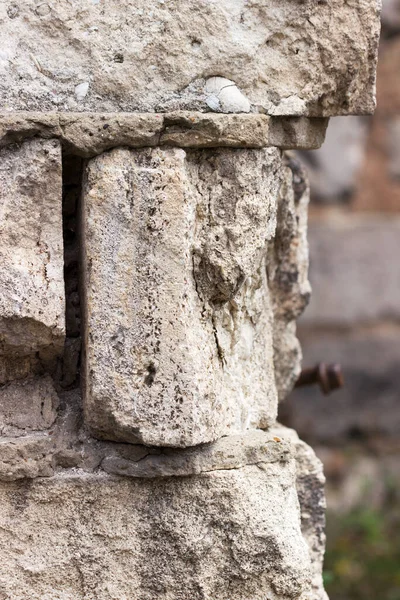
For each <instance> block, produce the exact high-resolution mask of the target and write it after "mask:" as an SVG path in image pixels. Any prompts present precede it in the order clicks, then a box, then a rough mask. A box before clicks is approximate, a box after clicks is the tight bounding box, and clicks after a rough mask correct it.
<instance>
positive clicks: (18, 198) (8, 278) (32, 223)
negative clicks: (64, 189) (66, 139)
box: [0, 140, 65, 378]
mask: <svg viewBox="0 0 400 600" xmlns="http://www.w3.org/2000/svg"><path fill="white" fill-rule="evenodd" d="M0 228H1V235H0V264H1V265H2V268H1V270H0V288H1V295H0V363H1V361H2V358H3V357H7V355H8V357H9V356H19V357H21V356H27V355H33V354H35V353H38V352H39V353H44V354H45V355H46V358H47V359H49V358H51V357H52V356H56V355H58V354H60V352H61V351H62V347H63V342H64V303H65V299H64V283H63V238H62V217H61V151H60V144H59V142H58V141H57V140H31V141H27V142H25V143H23V144H22V145H21V146H11V147H8V148H3V149H1V150H0ZM4 360H8V359H7V358H4ZM20 368H22V367H21V365H18V366H17V369H20ZM7 369H8V376H9V377H10V378H12V369H10V368H9V365H8V367H7V368H6V367H4V368H2V369H0V370H7Z"/></svg>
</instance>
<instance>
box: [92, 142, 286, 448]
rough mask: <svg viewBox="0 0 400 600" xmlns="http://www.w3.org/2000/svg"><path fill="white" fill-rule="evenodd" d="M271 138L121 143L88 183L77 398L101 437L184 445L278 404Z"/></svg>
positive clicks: (275, 160) (266, 417) (277, 161)
mask: <svg viewBox="0 0 400 600" xmlns="http://www.w3.org/2000/svg"><path fill="white" fill-rule="evenodd" d="M282 172H283V167H282V162H281V156H280V153H279V152H278V151H277V150H262V151H252V150H216V151H204V152H185V151H183V150H182V149H159V148H158V149H154V150H150V149H147V150H138V151H129V150H115V151H112V152H110V153H108V154H104V155H101V156H99V157H97V158H96V159H94V160H92V161H91V163H90V164H89V167H88V172H87V178H86V183H85V188H84V194H83V218H82V222H83V244H84V246H85V249H84V267H83V268H84V277H85V281H84V288H85V294H86V295H87V298H86V322H87V326H86V334H85V342H84V347H85V352H86V359H85V379H86V385H85V388H86V389H85V394H84V395H85V411H86V420H87V423H88V424H89V426H90V427H91V429H92V431H93V432H94V433H95V434H96V435H98V436H100V437H105V438H108V439H117V440H118V439H119V440H124V441H141V442H143V443H145V444H149V445H151V444H154V445H164V446H190V445H195V444H200V443H204V442H209V441H212V440H215V439H217V438H219V437H221V436H222V435H227V434H233V433H238V432H240V431H242V430H245V429H247V428H252V427H253V428H254V427H257V426H260V427H268V426H269V425H270V424H271V423H273V421H274V419H275V416H276V402H277V395H276V388H275V378H274V367H273V340H272V335H273V312H272V304H271V298H270V294H269V290H268V285H267V276H266V265H265V260H266V253H267V247H268V242H269V241H270V240H271V239H273V237H274V235H275V227H276V211H277V203H278V196H279V191H280V183H281V180H282Z"/></svg>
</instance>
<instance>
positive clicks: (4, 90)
mask: <svg viewBox="0 0 400 600" xmlns="http://www.w3.org/2000/svg"><path fill="white" fill-rule="evenodd" d="M378 8H379V7H378V6H377V5H376V3H375V2H374V1H372V0H362V1H361V2H359V3H357V4H351V3H347V2H344V1H342V0H336V1H335V2H334V3H331V4H327V3H325V2H317V1H314V0H308V1H307V2H302V3H298V2H293V1H292V0H285V2H281V1H280V2H275V1H272V0H271V2H269V3H268V4H267V5H264V4H263V3H261V4H257V3H251V4H248V3H246V2H239V3H236V2H235V3H234V2H231V1H230V0H224V1H223V2H221V3H219V4H216V3H198V2H196V3H195V2H190V1H186V2H184V1H176V2H175V1H174V2H172V1H171V2H168V1H166V2H153V1H151V2H146V3H136V2H135V3H132V2H129V1H128V0H126V1H124V2H122V3H121V2H118V3H117V2H110V3H107V5H106V3H104V6H103V3H102V2H93V3H91V4H89V3H86V2H83V1H82V2H78V3H76V4H74V5H72V4H71V3H69V2H67V0H60V2H58V3H55V4H54V5H53V4H52V5H50V4H47V3H41V4H37V3H34V2H27V3H24V4H23V5H19V4H15V3H14V4H10V5H9V6H4V7H1V9H0V23H2V24H3V26H4V32H5V35H6V37H7V41H8V46H7V52H6V55H5V57H4V58H3V57H2V58H1V60H2V61H3V62H4V65H3V64H2V68H4V72H5V78H4V79H3V83H2V84H1V86H0V90H1V95H2V106H1V111H2V112H1V114H0V145H1V150H0V154H1V162H0V182H1V191H0V201H1V208H2V218H1V227H2V230H3V231H2V233H4V235H2V239H1V243H0V253H1V256H2V259H3V262H4V265H5V268H4V270H3V272H2V275H1V276H0V277H1V281H2V284H3V285H2V293H1V304H0V310H1V314H0V374H1V376H2V381H1V383H2V388H1V389H0V421H1V434H2V437H1V438H0V481H1V485H0V495H1V505H2V507H3V510H2V512H1V515H0V541H1V550H0V555H1V562H2V570H1V573H0V598H1V597H4V598H11V599H12V600H18V599H25V598H30V599H35V598H38V599H39V598H41V599H47V598H48V599H50V598H51V599H52V600H53V599H54V598H62V599H63V600H67V599H68V600H69V599H71V600H72V599H74V600H80V599H82V600H92V599H93V600H94V599H96V600H99V599H100V600H109V599H110V600H111V599H118V600H123V599H125V598H126V599H128V598H129V600H156V599H165V600H178V599H179V600H250V599H251V600H266V599H267V598H268V599H270V600H278V599H281V600H289V598H290V599H292V598H297V599H299V600H324V598H326V595H325V592H324V590H323V585H322V558H323V551H324V493H323V482H324V477H323V473H322V469H321V465H320V463H319V461H318V460H317V459H316V457H315V455H314V453H313V451H312V450H311V449H310V448H309V447H308V446H306V445H305V444H304V443H303V442H301V441H299V439H298V437H297V435H296V433H295V432H294V431H293V430H290V429H286V428H284V427H282V426H280V425H279V424H277V423H276V414H277V406H278V400H280V399H283V398H284V397H285V396H287V394H288V393H289V391H290V390H291V388H292V387H293V385H294V382H295V381H296V378H297V376H298V374H299V371H300V360H301V351H300V347H299V343H298V340H297V338H296V334H295V321H296V319H297V317H298V316H299V315H300V314H301V312H302V311H303V309H304V307H305V305H306V303H307V301H308V299H309V296H310V286H309V283H308V279H307V267H308V248H307V239H306V226H307V203H308V195H309V189H308V184H307V181H306V177H305V175H304V172H303V170H302V169H301V167H300V166H299V164H298V163H297V162H296V160H295V159H294V158H293V156H292V155H290V154H289V155H285V153H284V152H283V150H284V149H288V148H291V149H296V148H297V149H298V148H315V147H318V146H319V145H320V144H321V143H322V141H323V139H324V134H325V130H326V126H327V121H328V118H329V117H330V116H332V115H335V114H349V113H365V112H370V111H371V110H372V108H373V106H374V73H375V59H376V44H377V35H378V28H379V24H378ZM328 30H329V36H327V31H328ZM63 248H64V258H63V253H62V249H63Z"/></svg>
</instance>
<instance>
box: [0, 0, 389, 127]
mask: <svg viewBox="0 0 400 600" xmlns="http://www.w3.org/2000/svg"><path fill="white" fill-rule="evenodd" d="M378 10H379V2H378V0H357V2H347V1H346V0H330V1H329V2H327V1H320V0H305V1H299V0H267V1H266V0H252V1H251V2H249V1H246V0H219V1H218V2H213V1H208V0H203V1H199V0H165V1H160V0H135V1H132V0H87V1H86V0H80V1H77V2H70V1H69V0H57V2H48V3H46V2H41V3H40V4H39V5H37V4H35V3H33V2H31V1H27V2H20V3H6V2H4V3H2V4H1V6H0V29H1V31H2V35H3V42H4V43H3V50H2V54H1V57H0V98H1V100H2V102H1V103H0V108H2V109H3V110H33V111H35V110H36V111H38V110H41V111H44V110H46V111H50V110H57V111H66V110H67V111H92V112H94V111H108V112H110V111H118V112H119V111H129V112H130V111H141V112H148V111H150V112H153V111H161V112H165V111H171V110H182V109H188V110H200V111H210V110H211V111H222V112H243V111H244V112H247V111H249V110H250V111H253V112H263V113H267V114H274V115H298V116H300V115H303V116H314V117H315V116H333V115H339V114H361V113H363V114H364V113H370V112H371V111H372V109H373V107H374V102H375V96H374V94H375V66H376V55H377V46H378V33H379V14H378ZM215 78H217V79H218V80H219V81H223V80H229V82H231V83H229V84H227V86H225V85H222V86H221V89H220V88H219V87H218V86H217V87H216V86H215V85H211V86H210V79H211V80H214V81H215Z"/></svg>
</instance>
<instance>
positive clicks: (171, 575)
mask: <svg viewBox="0 0 400 600" xmlns="http://www.w3.org/2000/svg"><path fill="white" fill-rule="evenodd" d="M276 443H277V444H279V442H276ZM0 502H1V506H2V510H1V512H0V560H1V564H2V569H1V574H0V594H3V595H4V596H5V597H7V598H12V599H13V600H25V599H26V598H30V599H32V600H39V599H40V600H47V599H48V600H50V599H51V600H52V599H53V598H63V600H116V599H118V600H131V599H139V598H140V600H176V599H177V598H179V599H180V600H249V599H250V598H251V600H265V599H266V598H274V599H275V600H289V599H298V600H300V599H301V600H308V599H309V598H310V597H311V598H313V600H314V596H311V595H310V594H311V582H312V576H313V575H312V574H313V566H312V563H311V560H310V554H309V550H308V546H307V543H306V541H305V539H304V538H303V536H302V532H301V520H300V509H299V502H298V496H297V493H296V462H295V454H294V445H292V449H291V451H290V452H289V454H287V455H285V457H284V458H283V459H282V460H280V461H277V462H268V459H267V458H266V457H265V458H264V461H263V462H260V463H259V464H258V465H248V466H243V467H242V468H240V469H228V470H217V471H213V472H210V473H202V474H199V475H193V476H191V477H167V478H165V479H157V478H156V479H146V480H144V479H132V478H123V477H118V478H116V477H115V478H114V477H110V476H108V475H104V474H97V475H93V474H92V475H88V474H85V473H83V472H82V471H69V472H66V473H65V474H62V475H61V474H60V475H57V476H55V477H52V478H49V479H44V478H39V479H36V480H35V481H32V482H30V484H29V486H28V485H26V482H14V483H8V484H2V485H1V486H0ZM315 598H317V597H315ZM320 598H321V599H322V598H323V596H322V595H321V596H320ZM320 598H318V600H320Z"/></svg>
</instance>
